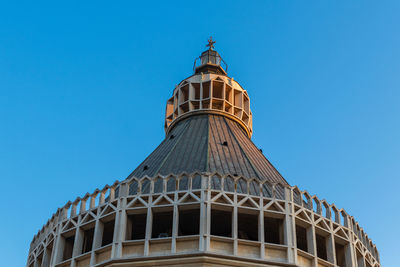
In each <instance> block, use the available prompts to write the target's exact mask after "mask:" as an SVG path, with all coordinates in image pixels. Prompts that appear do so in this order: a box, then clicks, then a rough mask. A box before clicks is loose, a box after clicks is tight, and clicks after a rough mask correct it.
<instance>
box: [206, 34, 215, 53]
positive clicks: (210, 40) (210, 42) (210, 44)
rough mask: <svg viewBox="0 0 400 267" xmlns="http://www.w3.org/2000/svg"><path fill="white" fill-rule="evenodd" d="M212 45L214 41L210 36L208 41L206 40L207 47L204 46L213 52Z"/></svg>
mask: <svg viewBox="0 0 400 267" xmlns="http://www.w3.org/2000/svg"><path fill="white" fill-rule="evenodd" d="M214 44H215V41H214V40H213V39H212V36H210V39H208V45H206V46H208V47H209V50H213V48H214Z"/></svg>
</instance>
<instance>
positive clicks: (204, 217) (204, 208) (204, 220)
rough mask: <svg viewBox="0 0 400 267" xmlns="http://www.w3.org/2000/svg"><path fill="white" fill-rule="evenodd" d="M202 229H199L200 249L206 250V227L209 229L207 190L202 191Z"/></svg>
mask: <svg viewBox="0 0 400 267" xmlns="http://www.w3.org/2000/svg"><path fill="white" fill-rule="evenodd" d="M200 194H201V195H200V198H201V199H200V229H199V236H200V238H199V250H200V251H205V250H206V248H205V240H206V235H207V233H206V229H207V218H208V216H207V206H206V204H205V190H204V189H202V190H201V193H200Z"/></svg>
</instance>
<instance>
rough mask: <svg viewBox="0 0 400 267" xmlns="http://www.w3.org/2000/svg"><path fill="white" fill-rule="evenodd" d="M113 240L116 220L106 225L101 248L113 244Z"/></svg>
mask: <svg viewBox="0 0 400 267" xmlns="http://www.w3.org/2000/svg"><path fill="white" fill-rule="evenodd" d="M113 238H114V220H112V221H110V222H106V223H104V225H103V238H102V240H101V246H105V245H108V244H111V243H112V242H113Z"/></svg>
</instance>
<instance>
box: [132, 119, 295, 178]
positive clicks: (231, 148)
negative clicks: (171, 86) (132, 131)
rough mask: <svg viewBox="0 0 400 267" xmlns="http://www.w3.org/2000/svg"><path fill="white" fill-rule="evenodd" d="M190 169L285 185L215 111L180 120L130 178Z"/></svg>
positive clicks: (234, 126) (238, 131)
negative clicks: (254, 178)
mask: <svg viewBox="0 0 400 267" xmlns="http://www.w3.org/2000/svg"><path fill="white" fill-rule="evenodd" d="M193 172H207V173H214V172H217V173H219V174H221V175H232V176H242V177H247V178H253V177H256V178H258V179H260V180H262V181H264V180H268V181H270V182H279V183H282V184H287V182H286V180H285V179H284V178H283V177H282V176H281V175H280V173H279V172H278V171H277V170H276V169H275V168H274V166H272V164H271V163H270V162H269V161H268V160H267V158H266V157H265V156H264V155H263V154H262V153H261V151H260V150H259V149H258V148H257V147H256V146H255V145H254V143H253V142H252V141H251V139H250V138H249V137H248V135H247V133H246V132H245V131H244V130H243V128H242V127H241V126H240V125H239V124H238V123H237V122H236V121H234V120H232V119H230V118H228V117H226V116H223V115H216V114H197V115H193V116H190V117H188V118H186V119H184V120H181V121H180V122H179V123H178V124H177V125H176V126H175V127H174V128H173V129H172V130H171V131H170V132H169V133H168V135H167V136H166V138H165V139H164V141H163V142H162V143H161V144H160V145H159V146H158V147H157V148H156V149H155V150H154V151H153V152H152V153H151V154H150V155H149V156H148V157H147V158H146V159H145V160H144V161H143V162H142V163H141V164H140V165H139V167H137V168H136V169H135V170H134V171H133V172H132V174H131V175H130V176H129V177H132V176H134V177H137V178H140V177H143V176H149V177H153V176H156V175H158V174H160V175H163V176H166V175H169V174H181V173H193Z"/></svg>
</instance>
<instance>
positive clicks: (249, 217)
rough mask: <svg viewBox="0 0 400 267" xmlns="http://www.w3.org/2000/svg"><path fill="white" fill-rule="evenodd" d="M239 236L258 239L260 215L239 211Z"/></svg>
mask: <svg viewBox="0 0 400 267" xmlns="http://www.w3.org/2000/svg"><path fill="white" fill-rule="evenodd" d="M238 238H240V239H247V240H253V241H258V216H257V215H253V214H245V213H238Z"/></svg>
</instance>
